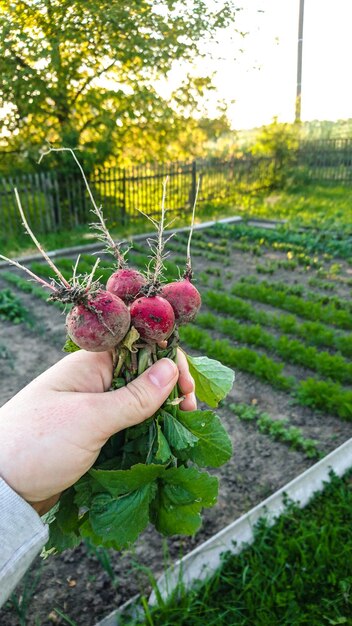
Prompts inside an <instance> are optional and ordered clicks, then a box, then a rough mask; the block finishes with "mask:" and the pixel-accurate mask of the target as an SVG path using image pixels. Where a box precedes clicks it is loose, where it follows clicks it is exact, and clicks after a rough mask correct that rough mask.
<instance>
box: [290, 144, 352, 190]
mask: <svg viewBox="0 0 352 626" xmlns="http://www.w3.org/2000/svg"><path fill="white" fill-rule="evenodd" d="M296 166H297V167H299V168H301V169H303V170H304V172H305V173H306V176H307V177H308V179H309V180H310V181H312V182H319V181H326V182H337V183H338V182H341V183H352V139H321V140H318V141H304V142H301V144H300V147H299V150H298V152H297V160H296Z"/></svg>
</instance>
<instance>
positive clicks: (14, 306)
mask: <svg viewBox="0 0 352 626" xmlns="http://www.w3.org/2000/svg"><path fill="white" fill-rule="evenodd" d="M0 319H2V320H6V321H8V322H11V323H12V324H21V323H22V322H25V323H26V324H28V325H29V326H31V325H32V324H33V320H32V318H31V315H30V313H29V311H28V309H26V307H25V306H24V305H23V304H22V302H21V300H20V299H19V298H18V297H17V296H16V295H15V294H14V293H13V292H12V291H11V289H8V288H6V289H1V290H0Z"/></svg>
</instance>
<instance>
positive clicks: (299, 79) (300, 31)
mask: <svg viewBox="0 0 352 626" xmlns="http://www.w3.org/2000/svg"><path fill="white" fill-rule="evenodd" d="M303 17H304V0H299V19H298V49H297V88H296V111H295V122H300V121H301V98H302V52H303Z"/></svg>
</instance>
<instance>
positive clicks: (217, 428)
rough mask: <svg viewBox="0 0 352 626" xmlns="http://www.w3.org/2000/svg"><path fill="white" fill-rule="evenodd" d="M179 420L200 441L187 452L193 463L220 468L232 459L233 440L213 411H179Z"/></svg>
mask: <svg viewBox="0 0 352 626" xmlns="http://www.w3.org/2000/svg"><path fill="white" fill-rule="evenodd" d="M177 418H178V420H179V421H180V422H181V424H183V426H185V428H187V429H188V430H189V431H190V432H191V433H192V434H193V435H194V436H195V437H197V439H198V441H197V443H196V444H195V445H194V446H193V447H192V448H190V449H189V450H188V451H187V453H188V456H189V458H190V459H191V461H193V462H194V463H196V464H197V465H199V466H200V467H206V466H210V467H220V465H223V463H226V461H228V460H229V459H230V458H231V455H232V443H231V440H230V438H229V436H228V434H227V432H226V430H225V428H224V427H223V425H222V424H221V421H220V418H219V417H218V416H217V415H216V414H215V413H214V412H213V411H181V410H180V409H178V411H177Z"/></svg>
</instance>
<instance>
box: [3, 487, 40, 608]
mask: <svg viewBox="0 0 352 626" xmlns="http://www.w3.org/2000/svg"><path fill="white" fill-rule="evenodd" d="M47 539H48V527H47V526H45V525H44V524H43V522H42V521H41V519H40V517H39V515H38V514H37V513H36V512H35V510H34V509H33V508H32V507H31V506H30V505H29V504H28V503H27V502H25V500H23V499H22V498H21V497H20V496H19V495H18V494H17V493H15V491H13V490H12V489H11V488H10V487H9V486H8V485H7V484H6V483H5V482H4V481H3V480H2V479H1V478H0V607H1V606H2V605H3V604H4V602H5V601H6V600H7V599H8V597H9V595H10V594H11V592H12V591H13V590H14V588H15V587H16V585H17V584H18V583H19V581H20V580H21V578H22V576H23V574H24V573H25V572H26V570H27V569H28V567H29V566H30V564H31V563H32V561H33V559H34V558H35V557H36V556H37V554H38V553H39V552H40V550H41V549H42V547H43V546H44V544H45V543H46V541H47Z"/></svg>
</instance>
